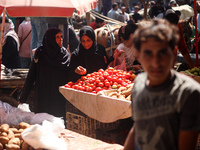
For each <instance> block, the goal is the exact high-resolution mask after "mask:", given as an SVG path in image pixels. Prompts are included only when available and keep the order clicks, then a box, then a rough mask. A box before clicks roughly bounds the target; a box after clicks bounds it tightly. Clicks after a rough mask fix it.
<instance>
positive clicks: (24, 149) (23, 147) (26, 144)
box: [21, 141, 30, 150]
mask: <svg viewBox="0 0 200 150" xmlns="http://www.w3.org/2000/svg"><path fill="white" fill-rule="evenodd" d="M29 147H30V146H29V145H28V143H26V142H25V141H23V143H22V145H21V150H28V149H29Z"/></svg>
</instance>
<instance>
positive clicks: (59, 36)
mask: <svg viewBox="0 0 200 150" xmlns="http://www.w3.org/2000/svg"><path fill="white" fill-rule="evenodd" d="M56 43H57V44H58V45H59V46H60V47H62V44H63V36H62V33H61V32H59V33H57V34H56Z"/></svg>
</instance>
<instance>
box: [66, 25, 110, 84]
mask: <svg viewBox="0 0 200 150" xmlns="http://www.w3.org/2000/svg"><path fill="white" fill-rule="evenodd" d="M83 35H86V36H88V37H89V38H90V39H92V41H93V45H92V47H91V48H89V49H85V48H84V47H83V45H82V44H81V43H80V44H79V47H78V48H77V49H76V50H75V51H74V52H73V53H72V54H71V61H70V80H71V81H73V82H75V81H77V80H78V79H79V78H80V77H81V75H79V74H77V73H75V72H74V71H75V69H76V68H77V67H78V66H82V67H84V68H86V70H87V73H92V72H94V71H98V70H99V69H106V68H107V66H108V64H109V63H110V62H111V61H113V57H110V58H108V56H107V54H106V51H105V48H104V47H103V46H102V45H100V44H97V43H96V40H95V33H94V30H93V29H92V28H91V27H90V26H84V27H82V28H81V30H80V39H81V37H82V36H83Z"/></svg>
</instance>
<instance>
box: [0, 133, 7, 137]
mask: <svg viewBox="0 0 200 150" xmlns="http://www.w3.org/2000/svg"><path fill="white" fill-rule="evenodd" d="M0 136H5V137H7V136H8V134H7V133H6V132H1V134H0Z"/></svg>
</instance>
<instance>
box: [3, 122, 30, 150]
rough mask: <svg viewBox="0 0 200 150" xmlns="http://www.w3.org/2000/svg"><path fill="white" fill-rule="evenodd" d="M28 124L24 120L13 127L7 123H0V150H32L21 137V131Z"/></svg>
mask: <svg viewBox="0 0 200 150" xmlns="http://www.w3.org/2000/svg"><path fill="white" fill-rule="evenodd" d="M29 126H30V125H29V124H28V123H25V122H21V123H19V125H16V126H13V127H10V126H9V125H8V124H2V125H0V150H4V149H5V150H34V149H33V148H32V147H31V146H29V145H28V144H27V143H26V142H25V141H24V140H23V139H22V137H21V133H22V132H23V131H24V129H26V128H28V127H29Z"/></svg>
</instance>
